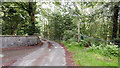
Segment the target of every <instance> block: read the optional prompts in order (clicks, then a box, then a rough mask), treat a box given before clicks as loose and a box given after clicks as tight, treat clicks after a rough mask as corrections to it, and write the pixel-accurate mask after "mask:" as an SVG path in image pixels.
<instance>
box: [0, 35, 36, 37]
mask: <svg viewBox="0 0 120 68" xmlns="http://www.w3.org/2000/svg"><path fill="white" fill-rule="evenodd" d="M0 37H37V36H35V35H29V36H22V35H0Z"/></svg>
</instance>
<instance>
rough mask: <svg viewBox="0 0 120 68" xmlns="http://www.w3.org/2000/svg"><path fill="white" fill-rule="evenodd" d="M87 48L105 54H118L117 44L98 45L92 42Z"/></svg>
mask: <svg viewBox="0 0 120 68" xmlns="http://www.w3.org/2000/svg"><path fill="white" fill-rule="evenodd" d="M88 49H89V51H98V52H99V53H101V54H103V55H105V56H111V55H113V56H118V46H117V45H113V44H100V45H99V46H96V45H95V44H92V46H91V47H90V48H88Z"/></svg>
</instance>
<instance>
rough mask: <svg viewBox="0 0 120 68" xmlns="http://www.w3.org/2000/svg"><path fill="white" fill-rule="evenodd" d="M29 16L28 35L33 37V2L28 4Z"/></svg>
mask: <svg viewBox="0 0 120 68" xmlns="http://www.w3.org/2000/svg"><path fill="white" fill-rule="evenodd" d="M29 16H30V22H29V24H30V26H29V32H28V34H29V35H33V34H34V33H35V22H34V21H35V16H34V2H29Z"/></svg>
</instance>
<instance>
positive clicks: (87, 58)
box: [62, 41, 118, 66]
mask: <svg viewBox="0 0 120 68" xmlns="http://www.w3.org/2000/svg"><path fill="white" fill-rule="evenodd" d="M62 43H64V44H65V46H66V48H68V50H69V51H70V52H73V53H75V54H74V55H73V57H74V58H73V59H74V60H75V63H76V64H77V65H80V66H118V57H114V56H111V57H107V56H103V55H102V54H99V52H97V51H96V52H94V51H88V50H87V48H85V47H80V46H78V45H75V44H69V43H67V42H65V41H64V42H62Z"/></svg>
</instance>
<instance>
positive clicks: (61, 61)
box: [3, 40, 66, 66]
mask: <svg viewBox="0 0 120 68" xmlns="http://www.w3.org/2000/svg"><path fill="white" fill-rule="evenodd" d="M41 41H42V42H43V43H44V44H43V45H42V46H41V47H38V46H37V47H35V48H31V49H30V50H18V52H17V53H14V54H11V55H12V56H11V57H15V56H16V62H14V63H13V64H11V66H65V65H66V60H65V50H64V48H63V47H61V46H60V45H59V44H58V43H56V42H53V41H50V40H47V41H43V40H41ZM48 42H50V43H52V45H53V46H51V47H50V48H48V46H49V45H48ZM24 51H25V52H24ZM13 52H16V51H13ZM13 52H11V53H13ZM18 53H19V55H16V54H18ZM3 54H4V57H6V58H7V57H10V55H8V54H6V53H3ZM14 59H15V58H10V60H14ZM10 60H9V61H10ZM3 61H4V62H3V64H4V63H6V62H8V60H6V61H5V60H3Z"/></svg>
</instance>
